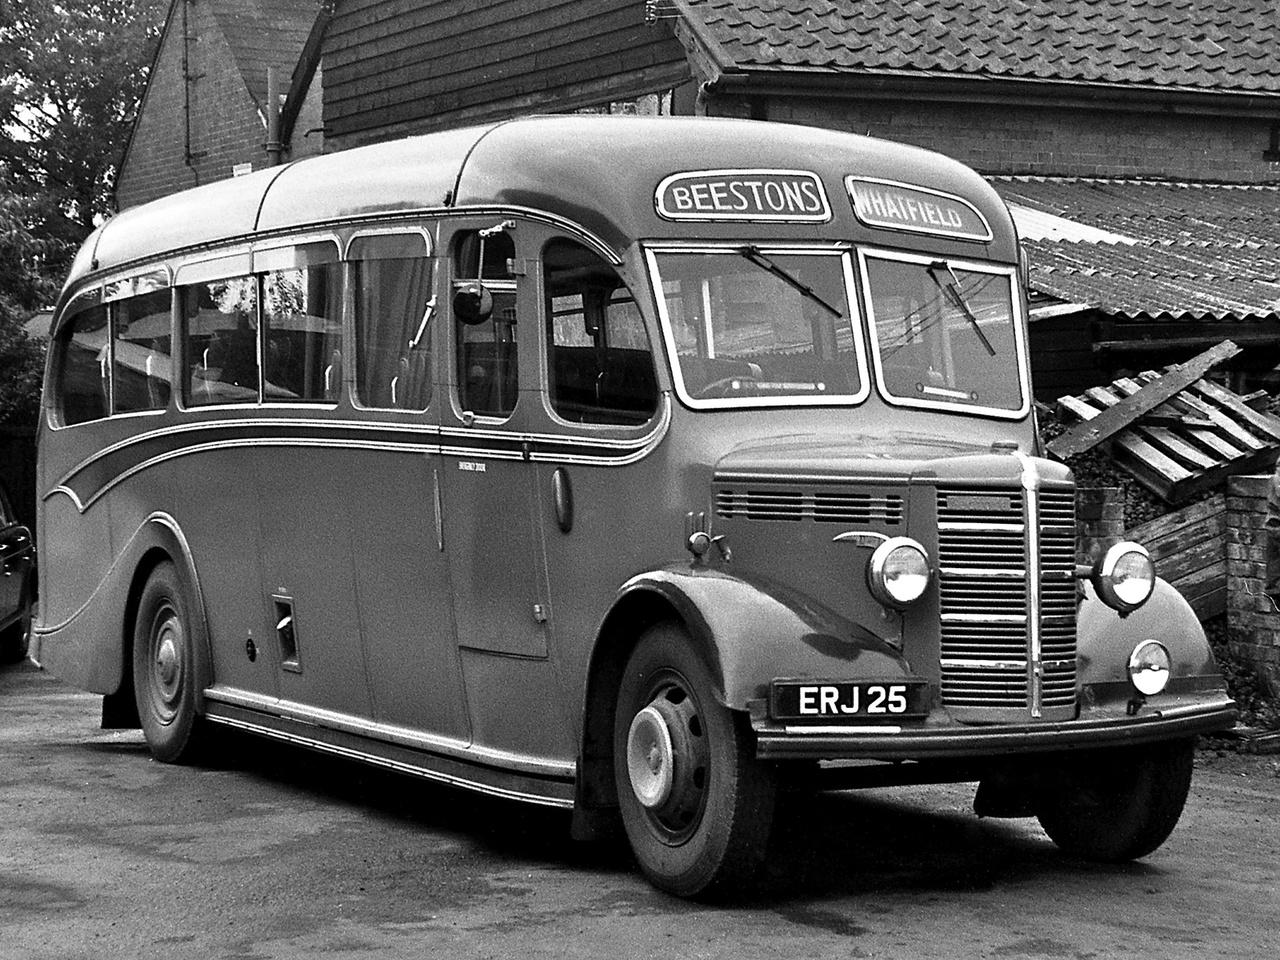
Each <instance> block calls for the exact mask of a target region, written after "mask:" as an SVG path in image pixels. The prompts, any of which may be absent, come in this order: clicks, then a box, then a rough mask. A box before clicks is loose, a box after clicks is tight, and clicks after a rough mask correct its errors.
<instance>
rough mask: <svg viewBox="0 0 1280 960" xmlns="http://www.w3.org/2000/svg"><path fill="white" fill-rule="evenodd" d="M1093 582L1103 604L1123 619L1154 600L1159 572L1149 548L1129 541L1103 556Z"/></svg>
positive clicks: (1092, 575) (1095, 567)
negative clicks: (1147, 549) (1148, 601)
mask: <svg viewBox="0 0 1280 960" xmlns="http://www.w3.org/2000/svg"><path fill="white" fill-rule="evenodd" d="M1090 580H1092V581H1093V588H1094V590H1096V591H1097V592H1098V597H1099V598H1100V599H1101V600H1102V602H1103V603H1105V604H1106V605H1107V606H1109V607H1111V608H1112V609H1114V610H1118V611H1120V614H1121V615H1122V616H1123V615H1125V614H1128V613H1132V612H1133V611H1134V610H1137V609H1138V608H1139V607H1140V606H1142V605H1143V604H1144V603H1146V602H1147V600H1149V599H1150V598H1151V593H1152V591H1154V590H1155V587H1156V568H1155V564H1153V563H1152V562H1151V555H1150V554H1149V553H1147V551H1146V548H1145V547H1143V546H1141V545H1140V544H1136V543H1134V542H1132V541H1130V540H1126V541H1122V542H1120V543H1117V544H1116V545H1115V546H1113V547H1111V548H1110V549H1108V550H1107V552H1106V553H1105V554H1103V555H1102V559H1100V560H1099V561H1098V562H1097V563H1096V564H1095V565H1094V568H1093V572H1092V574H1091V575H1090Z"/></svg>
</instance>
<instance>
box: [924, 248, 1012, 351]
mask: <svg viewBox="0 0 1280 960" xmlns="http://www.w3.org/2000/svg"><path fill="white" fill-rule="evenodd" d="M943 271H946V280H945V281H943V280H942V279H941V278H939V276H938V274H940V273H942V272H943ZM929 276H930V278H932V280H933V282H934V283H936V284H937V285H938V289H939V290H941V291H942V293H943V295H944V296H945V297H946V298H947V300H949V301H950V302H951V305H952V306H953V307H955V308H956V309H957V310H959V311H960V312H961V313H962V314H964V318H965V319H966V320H968V321H969V325H970V326H971V327H973V332H974V333H976V334H977V335H978V339H979V340H981V341H982V346H983V347H984V348H985V349H986V351H987V356H989V357H994V356H995V355H996V348H995V347H993V346H992V345H991V341H990V340H988V339H987V335H986V334H985V333H983V332H982V325H981V324H979V323H978V318H977V317H975V316H974V315H973V311H972V310H970V309H969V304H967V303H965V300H964V296H963V295H962V294H961V293H960V281H959V280H957V279H956V275H955V271H954V270H952V269H951V264H949V263H947V262H946V261H945V260H935V261H933V263H931V264H929Z"/></svg>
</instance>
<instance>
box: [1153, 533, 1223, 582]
mask: <svg viewBox="0 0 1280 960" xmlns="http://www.w3.org/2000/svg"><path fill="white" fill-rule="evenodd" d="M1223 546H1224V543H1223V541H1222V540H1206V541H1205V542H1204V543H1201V544H1198V545H1196V546H1194V547H1191V548H1190V549H1188V550H1179V551H1178V552H1177V553H1173V554H1169V555H1168V556H1164V557H1161V558H1160V559H1159V560H1157V561H1156V573H1157V574H1159V575H1160V576H1162V577H1164V579H1166V580H1168V581H1169V582H1170V583H1176V582H1177V581H1178V579H1179V578H1181V577H1187V576H1190V575H1191V574H1193V573H1195V572H1196V571H1197V570H1203V569H1204V568H1205V567H1211V566H1213V564H1215V563H1218V562H1220V561H1221V560H1222V557H1223Z"/></svg>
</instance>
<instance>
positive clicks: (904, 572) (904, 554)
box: [867, 537, 929, 609]
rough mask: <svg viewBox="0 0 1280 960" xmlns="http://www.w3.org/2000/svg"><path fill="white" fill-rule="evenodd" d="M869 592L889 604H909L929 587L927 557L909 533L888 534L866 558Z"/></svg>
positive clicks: (922, 548)
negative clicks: (904, 535) (904, 534)
mask: <svg viewBox="0 0 1280 960" xmlns="http://www.w3.org/2000/svg"><path fill="white" fill-rule="evenodd" d="M867 586H868V587H870V588H871V595H872V596H874V597H875V598H876V599H877V600H879V601H880V602H881V603H883V604H885V605H886V606H890V607H897V608H899V609H901V608H902V607H907V606H910V605H911V604H913V603H915V602H916V601H917V600H919V599H920V597H922V596H923V595H924V592H925V590H927V589H928V587H929V557H928V554H926V553H925V552H924V547H922V546H920V544H918V543H917V542H916V541H914V540H912V539H911V538H910V537H890V538H889V539H888V540H886V541H884V543H882V544H880V545H879V546H878V547H876V548H875V550H874V551H873V552H872V554H871V558H870V559H869V560H868V561H867Z"/></svg>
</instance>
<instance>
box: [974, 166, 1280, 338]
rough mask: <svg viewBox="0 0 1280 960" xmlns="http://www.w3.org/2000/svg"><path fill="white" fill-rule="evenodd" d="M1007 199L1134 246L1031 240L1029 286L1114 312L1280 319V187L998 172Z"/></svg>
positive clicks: (1142, 315)
mask: <svg viewBox="0 0 1280 960" xmlns="http://www.w3.org/2000/svg"><path fill="white" fill-rule="evenodd" d="M992 182H993V184H994V185H995V188H996V190H997V191H999V193H1000V195H1001V196H1002V197H1003V198H1004V199H1005V202H1006V203H1009V204H1011V205H1015V211H1014V215H1015V220H1016V219H1017V218H1018V213H1017V209H1016V207H1019V206H1020V207H1026V208H1030V209H1032V210H1036V211H1041V212H1043V213H1048V214H1052V215H1054V216H1058V217H1063V218H1065V219H1067V220H1072V221H1075V222H1077V223H1081V224H1084V225H1086V226H1089V227H1094V228H1096V229H1099V230H1105V231H1108V232H1110V233H1113V234H1118V235H1120V236H1121V237H1124V238H1127V239H1129V240H1132V241H1135V242H1132V243H1082V242H1072V241H1061V240H1050V239H1028V240H1026V241H1025V242H1026V245H1027V247H1028V252H1029V254H1030V259H1031V287H1032V289H1033V290H1034V291H1036V292H1038V293H1041V294H1044V295H1047V296H1050V297H1053V298H1055V299H1058V300H1064V301H1068V302H1072V303H1082V304H1089V305H1091V306H1094V307H1097V308H1099V309H1101V310H1103V311H1105V312H1107V313H1110V314H1113V315H1115V316H1118V317H1132V318H1156V319H1175V318H1176V319H1182V318H1185V319H1210V320H1233V319H1264V318H1271V319H1280V187H1275V186H1261V187H1234V186H1223V185H1209V184H1184V183H1169V182H1155V181H1141V180H1128V181H1125V180H1078V179H1046V178H1028V177H1002V178H994V179H993V181H992Z"/></svg>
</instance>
